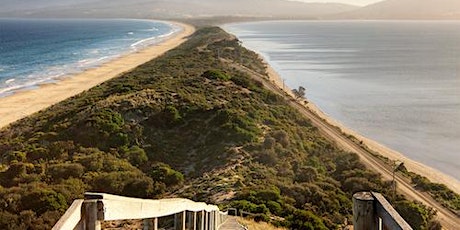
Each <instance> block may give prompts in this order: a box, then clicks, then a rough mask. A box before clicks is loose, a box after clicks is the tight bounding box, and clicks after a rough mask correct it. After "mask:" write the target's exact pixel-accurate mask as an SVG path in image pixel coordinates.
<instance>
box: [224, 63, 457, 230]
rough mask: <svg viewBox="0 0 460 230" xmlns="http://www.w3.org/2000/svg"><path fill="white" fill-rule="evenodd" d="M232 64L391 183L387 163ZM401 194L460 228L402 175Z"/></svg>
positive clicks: (399, 180) (275, 88) (448, 226)
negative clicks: (288, 104)
mask: <svg viewBox="0 0 460 230" xmlns="http://www.w3.org/2000/svg"><path fill="white" fill-rule="evenodd" d="M228 63H229V65H231V66H233V67H235V68H238V69H239V70H241V71H243V72H246V73H248V74H249V75H250V76H252V77H253V78H255V79H256V80H259V81H261V82H262V83H263V84H264V86H265V87H266V88H268V89H270V90H271V91H273V92H276V93H278V94H280V95H282V96H283V97H285V98H286V100H287V101H289V103H290V104H291V105H292V106H293V107H294V108H296V109H297V110H298V111H299V112H301V113H302V114H303V115H304V116H305V117H307V118H308V119H310V120H311V122H312V124H313V125H314V126H316V127H317V128H318V129H319V131H320V132H321V133H322V134H324V136H325V137H327V138H329V139H330V140H332V141H333V142H335V143H336V144H337V145H338V146H339V147H340V148H342V149H343V150H345V151H350V152H354V153H357V154H358V155H359V157H360V159H361V161H362V162H363V163H364V164H365V165H366V167H367V168H369V169H372V170H373V171H375V172H377V173H380V174H381V175H382V177H383V179H386V180H391V179H392V175H393V170H392V169H391V167H390V166H388V165H387V164H386V163H384V162H382V161H381V160H380V159H378V158H376V157H375V156H373V155H372V154H371V153H370V152H369V151H368V150H366V149H365V148H363V147H361V146H360V145H358V144H357V143H355V142H354V141H352V140H351V139H349V138H348V137H346V136H345V135H344V134H343V133H342V132H341V131H340V130H339V129H337V127H334V126H332V125H330V124H329V123H327V122H325V121H324V120H323V119H322V118H320V117H319V116H318V115H317V114H316V113H314V112H312V111H311V110H310V109H308V108H307V107H306V106H304V105H302V104H300V103H299V102H297V101H293V100H292V98H291V97H290V96H286V93H285V92H284V91H283V90H282V89H280V88H279V87H278V86H277V85H275V84H273V83H272V82H270V81H269V80H267V79H266V77H265V76H263V75H261V74H259V73H256V72H254V71H252V70H251V69H248V68H246V67H244V66H242V65H239V64H237V63H233V62H230V61H228ZM395 180H396V182H397V185H398V191H399V192H400V193H401V194H404V195H405V196H406V197H408V198H409V199H413V200H417V201H420V202H422V203H423V204H425V205H427V206H430V207H432V208H434V209H435V210H437V213H438V220H439V221H440V222H441V224H442V226H443V228H444V229H451V230H456V229H460V218H459V217H458V216H456V215H455V214H454V213H452V212H451V211H450V210H448V209H446V208H445V207H443V206H442V205H441V204H440V203H438V202H437V201H435V200H434V199H433V198H432V197H431V196H430V195H429V194H427V193H424V192H420V191H418V190H416V189H415V188H414V187H413V186H412V185H411V183H410V181H409V180H408V179H407V178H405V177H403V176H400V175H396V178H395Z"/></svg>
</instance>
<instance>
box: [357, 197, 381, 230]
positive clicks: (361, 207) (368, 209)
mask: <svg viewBox="0 0 460 230" xmlns="http://www.w3.org/2000/svg"><path fill="white" fill-rule="evenodd" d="M374 213H375V212H374V197H373V196H372V194H371V193H370V192H358V193H355V194H354V195H353V227H354V230H372V229H377V227H378V226H377V225H376V223H375V219H376V218H375V216H374Z"/></svg>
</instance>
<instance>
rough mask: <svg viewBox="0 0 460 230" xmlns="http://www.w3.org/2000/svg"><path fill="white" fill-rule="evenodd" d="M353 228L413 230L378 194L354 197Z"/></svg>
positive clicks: (364, 194)
mask: <svg viewBox="0 0 460 230" xmlns="http://www.w3.org/2000/svg"><path fill="white" fill-rule="evenodd" d="M353 226H354V229H355V230H368V229H390V230H412V227H411V226H410V225H409V224H408V223H407V222H406V221H405V220H404V219H403V218H402V217H401V216H400V215H399V213H398V212H397V211H396V210H395V209H394V208H393V207H392V206H391V204H390V203H389V202H388V201H387V200H386V199H385V197H383V196H382V194H380V193H376V192H359V193H356V194H354V195H353Z"/></svg>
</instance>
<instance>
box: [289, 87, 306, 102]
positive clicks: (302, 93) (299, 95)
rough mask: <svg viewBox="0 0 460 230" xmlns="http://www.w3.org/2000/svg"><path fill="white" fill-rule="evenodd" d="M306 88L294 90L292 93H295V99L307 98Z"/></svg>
mask: <svg viewBox="0 0 460 230" xmlns="http://www.w3.org/2000/svg"><path fill="white" fill-rule="evenodd" d="M305 90H306V89H305V88H304V87H303V86H299V88H298V89H293V90H292V93H294V96H295V99H299V98H303V97H305Z"/></svg>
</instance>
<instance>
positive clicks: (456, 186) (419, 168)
mask: <svg viewBox="0 0 460 230" xmlns="http://www.w3.org/2000/svg"><path fill="white" fill-rule="evenodd" d="M259 57H260V58H261V59H262V60H263V62H264V63H266V67H267V73H268V77H269V81H270V82H272V83H273V84H275V85H276V86H277V87H279V88H280V89H282V90H283V91H284V92H285V93H287V94H289V95H290V96H292V97H294V95H293V93H292V89H290V88H289V87H288V86H286V85H284V84H283V80H282V78H281V75H280V74H278V72H277V71H276V70H275V69H274V68H273V67H272V66H271V65H270V63H269V62H268V61H267V60H265V58H264V57H263V56H262V55H260V54H259ZM303 101H304V102H306V103H299V104H302V106H303V107H305V108H306V109H308V110H310V111H312V112H313V113H315V114H316V115H317V116H318V117H319V118H321V119H323V120H324V121H325V122H326V123H329V124H331V125H332V126H335V127H338V128H339V129H340V130H341V131H342V132H343V133H345V134H347V135H351V136H354V137H355V138H357V139H358V140H360V141H362V142H363V144H364V145H366V146H367V147H368V148H369V149H370V150H372V151H374V152H376V153H377V154H379V155H381V156H383V157H386V158H388V159H389V160H391V161H396V160H397V161H401V162H404V166H405V167H406V168H407V170H408V171H410V172H413V173H416V174H418V175H421V176H424V177H426V178H428V179H429V180H430V181H431V182H433V183H439V184H444V185H446V186H447V187H448V188H449V189H451V190H452V191H454V192H455V193H457V194H460V181H458V180H457V179H455V178H453V177H452V176H449V175H447V174H445V173H442V172H440V171H439V170H437V169H434V168H432V167H430V166H427V165H424V164H422V163H420V162H417V161H415V160H412V159H409V158H408V157H406V156H404V154H402V153H400V152H397V151H396V150H393V149H391V148H389V147H387V146H384V145H382V144H380V143H378V142H377V141H374V140H372V139H370V138H368V137H365V136H363V135H361V134H359V133H358V132H356V131H354V130H352V129H350V128H348V127H346V126H345V125H343V124H341V123H340V122H339V121H337V120H335V119H334V118H332V117H330V116H328V115H327V114H326V113H324V112H323V111H322V110H321V109H320V108H319V107H318V106H317V105H315V104H314V103H313V102H311V101H309V100H308V99H304V100H303Z"/></svg>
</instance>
